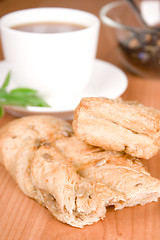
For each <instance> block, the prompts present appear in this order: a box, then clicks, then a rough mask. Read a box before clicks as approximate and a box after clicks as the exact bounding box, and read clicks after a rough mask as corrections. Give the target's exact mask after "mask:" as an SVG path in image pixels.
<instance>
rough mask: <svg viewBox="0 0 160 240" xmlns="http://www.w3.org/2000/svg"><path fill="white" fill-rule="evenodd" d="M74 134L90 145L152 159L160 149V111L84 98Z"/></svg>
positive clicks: (123, 102) (117, 100)
mask: <svg viewBox="0 0 160 240" xmlns="http://www.w3.org/2000/svg"><path fill="white" fill-rule="evenodd" d="M73 130H74V132H75V134H76V137H77V138H78V139H79V140H82V141H85V142H86V143H88V144H90V145H94V146H97V147H101V148H103V149H106V150H107V149H111V150H113V151H125V152H126V153H128V154H130V155H132V156H135V157H138V158H144V159H149V158H151V157H153V156H154V155H156V154H157V152H158V150H159V148H160V111H158V110H156V109H153V108H151V107H146V106H144V105H142V104H138V103H135V102H127V101H122V100H121V99H116V100H109V99H106V98H84V99H82V100H81V102H80V104H79V105H78V106H77V108H76V110H75V115H74V120H73Z"/></svg>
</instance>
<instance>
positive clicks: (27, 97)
mask: <svg viewBox="0 0 160 240" xmlns="http://www.w3.org/2000/svg"><path fill="white" fill-rule="evenodd" d="M10 76H11V72H8V74H7V76H6V78H5V80H4V83H3V84H2V87H1V88H0V117H2V116H3V115H4V108H3V107H4V106H6V105H7V106H9V105H13V106H21V107H26V106H35V107H50V105H48V104H47V103H46V102H45V101H44V100H43V99H42V98H41V97H40V96H38V95H37V91H36V90H34V89H30V88H15V89H13V90H11V91H10V92H8V91H7V87H8V85H9V83H10Z"/></svg>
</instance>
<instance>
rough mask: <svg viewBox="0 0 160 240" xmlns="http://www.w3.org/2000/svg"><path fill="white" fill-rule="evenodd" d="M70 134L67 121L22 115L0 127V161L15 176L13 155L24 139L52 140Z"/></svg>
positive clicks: (70, 130)
mask: <svg viewBox="0 0 160 240" xmlns="http://www.w3.org/2000/svg"><path fill="white" fill-rule="evenodd" d="M71 134H72V127H71V125H70V124H69V123H67V122H65V121H63V120H61V119H57V118H53V117H50V116H34V117H24V118H20V119H17V120H14V121H12V122H10V123H8V124H7V125H5V126H4V127H3V128H1V129H0V163H2V164H3V165H4V166H5V168H6V169H7V171H8V172H9V173H10V174H11V175H12V177H14V176H15V166H14V165H15V160H16V159H15V157H16V154H17V152H19V150H20V149H21V145H23V143H24V141H27V140H29V139H30V140H32V139H36V143H35V145H36V144H39V142H40V141H45V140H47V141H51V140H52V141H54V140H57V139H59V138H64V137H68V136H69V135H71Z"/></svg>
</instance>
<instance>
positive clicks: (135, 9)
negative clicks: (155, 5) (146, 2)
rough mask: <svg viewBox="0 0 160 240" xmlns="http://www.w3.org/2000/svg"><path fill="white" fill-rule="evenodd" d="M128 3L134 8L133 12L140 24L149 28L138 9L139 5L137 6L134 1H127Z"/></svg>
mask: <svg viewBox="0 0 160 240" xmlns="http://www.w3.org/2000/svg"><path fill="white" fill-rule="evenodd" d="M126 2H127V3H128V4H129V5H130V7H131V8H132V10H133V11H134V12H135V14H136V16H137V18H138V19H139V20H140V22H141V23H142V24H143V27H145V28H148V27H149V26H148V25H147V23H146V22H145V20H144V19H143V17H142V15H141V13H140V10H139V8H138V7H137V5H136V4H135V2H134V1H133V0H126Z"/></svg>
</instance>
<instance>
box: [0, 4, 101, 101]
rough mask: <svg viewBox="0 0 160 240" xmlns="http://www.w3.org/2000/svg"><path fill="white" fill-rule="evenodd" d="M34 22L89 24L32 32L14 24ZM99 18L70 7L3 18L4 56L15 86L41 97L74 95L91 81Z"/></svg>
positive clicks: (20, 12) (0, 22) (20, 13)
mask: <svg viewBox="0 0 160 240" xmlns="http://www.w3.org/2000/svg"><path fill="white" fill-rule="evenodd" d="M35 22H66V23H74V24H80V25H84V26H86V28H84V29H82V30H77V31H72V32H61V33H30V32H23V31H18V30H15V29H12V28H11V27H13V26H16V25H21V24H26V23H35ZM99 25H100V21H99V19H98V18H97V17H96V16H94V15H93V14H91V13H88V12H84V11H80V10H75V9H68V8H33V9H26V10H20V11H15V12H12V13H9V14H6V15H5V16H3V17H2V18H1V20H0V28H1V39H2V47H3V52H4V57H5V60H6V61H7V63H8V64H9V67H10V70H11V74H12V80H13V81H14V83H15V84H16V86H18V87H19V86H23V87H30V88H34V89H36V90H38V92H39V93H40V94H41V95H42V96H63V97H64V96H68V95H70V96H71V95H73V94H74V95H75V93H76V92H79V91H80V90H82V89H83V88H84V87H85V86H86V84H87V83H88V81H89V79H90V75H91V71H92V64H93V61H94V59H95V56H96V50H97V42H98V33H99Z"/></svg>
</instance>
